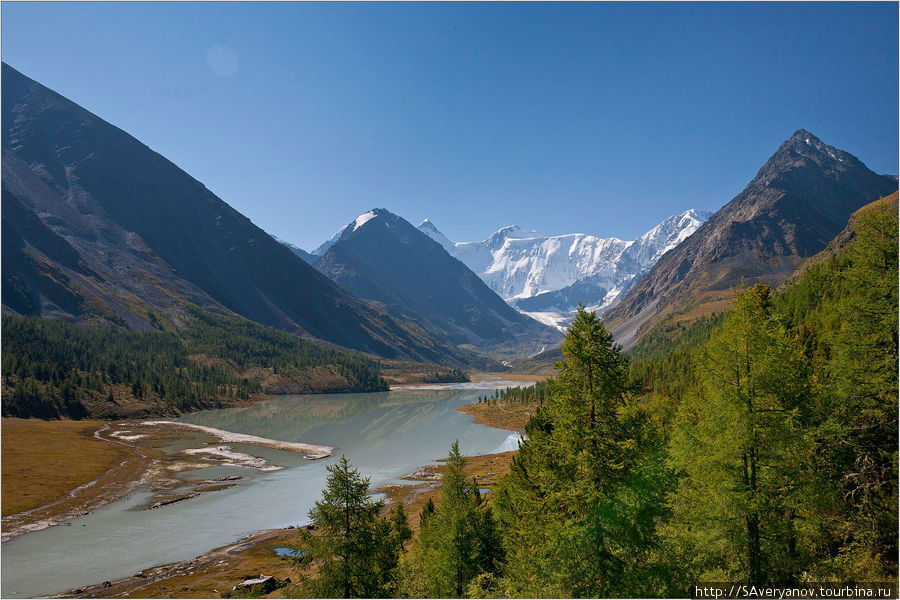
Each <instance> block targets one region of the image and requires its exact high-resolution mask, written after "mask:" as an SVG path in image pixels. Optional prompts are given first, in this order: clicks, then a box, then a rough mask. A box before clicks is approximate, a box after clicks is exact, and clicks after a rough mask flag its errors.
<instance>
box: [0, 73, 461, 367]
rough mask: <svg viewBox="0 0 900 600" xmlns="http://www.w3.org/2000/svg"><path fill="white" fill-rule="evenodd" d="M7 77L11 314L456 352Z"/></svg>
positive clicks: (166, 169) (146, 153)
mask: <svg viewBox="0 0 900 600" xmlns="http://www.w3.org/2000/svg"><path fill="white" fill-rule="evenodd" d="M2 77H3V86H2V88H3V102H2V111H3V112H2V118H3V200H4V213H3V218H4V222H5V223H4V224H6V223H7V222H8V223H11V228H10V231H11V232H13V235H11V236H10V239H9V240H7V239H6V236H5V235H4V250H7V247H8V248H9V249H11V255H10V258H9V260H7V256H6V252H4V257H3V280H4V281H3V283H4V286H3V304H4V306H5V307H6V308H8V309H11V310H14V311H17V312H22V313H35V314H40V315H42V316H48V317H62V318H66V317H68V318H75V317H77V318H78V319H79V320H85V321H97V320H100V321H109V322H115V323H119V324H122V325H127V326H129V327H131V328H135V329H141V328H148V327H150V319H149V318H148V316H147V313H148V312H153V313H159V316H160V317H161V318H163V319H164V320H169V321H170V322H172V323H174V324H175V325H179V323H180V320H181V318H182V317H183V315H184V310H183V308H184V306H185V305H186V303H189V304H196V305H198V306H202V307H204V308H207V309H209V310H216V311H218V312H222V313H225V314H228V313H236V314H239V315H242V316H244V317H247V318H249V319H252V320H254V321H257V322H259V323H263V324H266V325H272V326H275V327H278V328H280V329H283V330H286V331H292V332H296V333H302V334H307V335H310V336H314V337H317V338H320V339H323V340H327V341H329V342H333V343H335V344H339V345H341V346H345V347H348V348H354V349H358V350H363V351H367V352H372V353H375V354H379V355H381V356H386V357H394V356H400V357H402V356H405V357H411V358H415V359H427V360H431V361H434V360H441V359H443V358H444V357H446V356H447V355H448V354H452V352H453V351H452V350H450V349H448V348H443V347H441V346H440V344H439V343H437V342H436V341H435V340H434V339H433V338H430V337H429V336H428V335H426V334H424V332H422V331H421V330H419V329H418V328H415V327H409V326H407V325H405V324H401V323H398V322H397V321H395V320H394V319H391V318H390V317H389V316H388V315H386V314H384V313H383V312H381V311H379V310H377V309H375V308H373V307H372V306H369V305H367V304H366V303H364V302H360V301H359V300H357V299H356V298H354V297H353V296H352V295H351V294H350V293H348V292H346V291H345V290H343V289H341V288H340V287H339V286H337V285H335V284H334V283H333V282H332V281H330V280H329V279H328V278H327V277H324V276H323V275H321V274H320V273H318V272H317V271H316V270H315V269H313V268H312V267H310V266H309V265H307V264H306V263H305V262H304V261H302V260H300V259H298V258H297V257H296V256H295V255H294V254H293V253H292V252H291V251H290V250H288V249H287V248H285V247H284V246H282V245H281V244H279V243H278V242H276V241H275V240H273V239H272V238H271V237H269V235H267V234H266V233H265V232H264V231H262V230H261V229H259V228H258V227H256V226H255V225H253V223H251V222H250V220H249V219H247V218H246V217H244V216H243V215H241V214H240V213H238V212H237V211H235V210H234V209H233V208H231V207H230V206H228V205H227V204H225V203H224V202H223V201H222V200H220V199H219V198H217V197H216V196H215V195H214V194H213V193H212V192H210V191H209V190H207V189H206V188H205V187H204V186H203V184H201V183H200V182H198V181H196V180H194V179H193V178H192V177H190V176H189V175H188V174H187V173H185V172H184V171H182V170H181V169H179V168H178V167H177V166H176V165H174V164H172V163H171V162H170V161H168V160H166V159H165V158H164V157H163V156H161V155H159V154H157V153H156V152H154V151H152V150H151V149H150V148H148V147H147V146H145V145H143V144H141V143H140V142H139V141H138V140H136V139H134V138H133V137H132V136H130V135H128V134H127V133H125V132H124V131H122V130H120V129H118V128H116V127H114V126H112V125H110V124H109V123H107V122H105V121H103V120H102V119H100V118H99V117H97V116H95V115H93V114H91V113H90V112H88V111H86V110H84V109H83V108H81V107H79V106H77V105H76V104H74V103H72V102H70V101H69V100H67V99H65V98H63V97H62V96H60V95H59V94H56V93H55V92H53V91H51V90H49V89H47V88H45V87H44V86H42V85H40V84H38V83H36V82H34V81H32V80H31V79H29V78H27V77H25V76H24V75H22V74H21V73H19V72H17V71H16V70H15V69H13V68H11V67H9V66H8V65H6V64H4V65H3V75H2ZM8 198H10V199H12V198H14V199H15V201H16V202H10V210H7V209H6V203H7V199H8ZM6 233H7V230H4V234H6ZM7 288H9V290H8V289H7Z"/></svg>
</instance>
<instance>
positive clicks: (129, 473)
mask: <svg viewBox="0 0 900 600" xmlns="http://www.w3.org/2000/svg"><path fill="white" fill-rule="evenodd" d="M472 379H473V380H476V381H492V380H500V379H502V380H507V381H522V382H528V381H534V380H535V379H540V377H534V376H531V375H523V376H518V375H511V374H507V373H503V374H499V375H498V374H490V373H479V374H475V375H473V377H472ZM534 408H535V407H530V405H528V404H515V405H512V404H511V405H506V404H500V405H488V404H477V403H475V404H470V405H466V406H462V407H460V408H459V410H460V411H461V412H464V413H467V414H470V415H473V416H474V417H475V418H474V419H473V420H474V421H475V422H478V423H481V424H484V425H487V426H490V427H496V428H501V429H508V430H511V431H522V430H523V429H524V424H525V422H526V421H527V418H528V416H529V414H530V412H529V411H533V410H534ZM123 426H125V424H123V423H119V422H116V423H108V422H103V421H65V420H63V421H41V420H36V419H28V420H25V419H12V418H4V419H3V420H2V428H3V429H2V442H3V486H2V489H3V498H2V499H3V510H4V517H3V539H4V540H5V539H9V538H10V537H14V536H15V535H19V534H21V533H27V532H28V531H32V530H34V529H38V528H43V527H46V526H48V525H50V524H58V523H61V522H63V521H65V520H67V519H69V518H71V517H72V516H75V515H79V514H82V513H84V512H88V511H92V510H95V509H96V508H98V507H99V506H102V505H103V504H106V503H108V502H111V501H113V500H115V499H117V498H120V497H122V496H123V495H124V494H126V493H128V492H129V491H130V490H132V489H134V487H135V486H136V485H137V484H138V483H149V484H150V485H151V486H152V487H154V488H156V489H159V490H165V488H166V486H167V482H169V480H171V479H172V477H173V473H174V472H175V471H177V470H179V468H180V467H179V466H178V465H175V464H169V463H170V462H171V461H168V462H167V459H166V458H165V457H163V456H162V452H160V451H158V450H155V449H154V448H153V446H154V445H155V444H154V443H147V440H142V443H141V446H138V445H135V444H133V443H131V442H132V440H129V439H128V438H127V436H126V437H125V438H124V439H123V438H122V437H118V438H117V437H116V436H115V435H113V434H117V435H121V433H122V432H121V431H119V430H120V429H122V427H123ZM126 429H127V427H126ZM170 429H171V428H170ZM126 433H127V432H126ZM173 435H178V433H177V431H171V430H164V431H160V432H157V433H156V434H155V437H154V438H153V440H154V441H156V440H164V439H171V437H172V436H173ZM513 455H514V452H504V453H500V454H488V455H482V456H474V457H470V458H469V463H468V465H467V467H466V474H467V475H468V476H469V477H474V478H475V479H476V481H477V482H478V485H479V487H481V488H483V489H484V490H486V491H485V493H487V494H490V491H489V490H490V489H492V487H493V486H494V484H495V483H496V482H497V480H498V479H499V478H500V477H501V476H502V475H504V474H505V473H507V472H508V471H509V465H510V462H511V460H512V456H513ZM182 466H184V465H182ZM193 466H196V465H193ZM443 471H444V467H443V465H436V466H434V465H432V466H427V467H423V468H422V469H420V470H418V471H417V472H416V473H415V474H412V476H410V477H409V479H410V480H411V481H410V484H409V485H392V486H385V487H382V488H379V489H377V490H374V491H376V492H381V493H384V494H385V495H386V496H387V498H388V501H389V503H390V504H393V503H394V502H403V503H404V506H405V509H406V512H407V514H408V516H409V520H410V525H411V526H412V527H413V529H414V530H417V529H418V525H419V513H420V512H421V510H422V508H423V507H424V505H425V504H426V503H427V501H428V499H429V498H435V496H436V495H437V494H438V486H439V482H440V477H441V475H442V473H443ZM209 489H212V488H209ZM296 536H297V532H296V530H295V529H274V530H265V531H260V532H257V533H255V534H252V535H250V536H247V537H246V538H244V539H241V540H238V541H237V542H234V543H232V544H229V545H227V546H224V547H221V548H217V549H215V550H212V551H210V552H208V553H206V554H203V555H201V556H199V557H196V558H194V559H192V560H189V561H181V562H177V563H171V564H168V565H162V566H157V567H153V568H149V569H145V570H143V571H141V572H140V573H138V574H136V575H134V576H132V577H129V578H126V579H123V580H120V581H116V582H107V583H108V585H107V587H104V584H102V583H100V582H98V585H95V586H92V587H87V588H83V589H81V590H73V591H72V592H70V593H69V594H62V595H60V597H116V596H135V595H138V596H140V597H153V598H169V597H175V598H190V597H220V596H221V595H222V594H223V593H226V592H229V591H230V590H231V589H232V586H234V585H235V584H236V583H239V582H240V581H242V580H244V579H247V578H250V577H255V576H258V575H259V574H261V573H264V574H266V575H274V576H275V577H276V578H277V579H279V580H281V581H285V580H289V579H291V578H293V579H296V577H297V572H296V570H295V569H294V568H293V566H292V565H291V563H290V560H288V559H286V558H283V557H280V556H278V555H277V554H276V552H275V549H276V548H280V547H284V546H290V545H291V544H292V543H293V542H294V541H295V540H296ZM285 593H290V588H286V589H278V590H275V591H274V592H272V593H271V594H270V597H281V596H282V595H283V594H285Z"/></svg>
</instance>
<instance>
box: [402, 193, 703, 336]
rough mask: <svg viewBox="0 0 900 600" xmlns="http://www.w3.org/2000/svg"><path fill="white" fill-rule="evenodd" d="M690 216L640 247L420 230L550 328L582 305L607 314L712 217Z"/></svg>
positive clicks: (668, 223)
mask: <svg viewBox="0 0 900 600" xmlns="http://www.w3.org/2000/svg"><path fill="white" fill-rule="evenodd" d="M708 216H709V215H708V214H707V213H704V212H701V211H697V210H693V209H692V210H688V211H686V212H684V213H682V214H680V215H675V216H673V217H669V218H668V219H666V220H665V221H663V222H662V223H660V224H659V225H657V226H656V227H654V228H653V229H651V230H650V231H648V232H647V233H645V234H643V235H642V236H640V237H638V238H637V239H636V240H632V241H625V240H621V239H619V238H614V237H611V238H600V237H595V236H592V235H587V234H583V233H572V234H567V235H555V236H546V235H542V234H541V233H540V232H538V231H534V230H525V229H522V228H521V227H518V226H516V225H512V226H509V227H504V228H503V229H501V230H499V231H497V232H496V233H494V234H493V235H491V236H490V237H489V238H488V239H486V240H484V241H481V242H452V241H450V240H449V239H447V237H446V236H444V235H443V234H442V233H441V232H440V231H439V230H438V229H437V228H436V227H435V226H434V224H433V223H432V222H431V221H429V220H428V219H426V220H425V221H424V222H422V224H421V225H419V230H420V231H422V232H423V233H425V234H426V235H428V236H429V237H431V238H432V239H433V240H435V241H436V242H438V243H439V244H441V245H442V246H444V248H445V249H446V250H447V251H448V252H449V253H450V254H452V255H453V256H455V257H456V258H458V259H459V260H461V261H462V262H463V263H465V264H466V265H467V266H468V267H469V268H470V269H472V270H473V271H475V272H476V273H478V275H479V276H480V277H481V278H482V279H483V280H484V281H485V283H487V284H488V286H490V287H491V289H493V290H494V291H495V292H497V293H498V294H500V296H501V297H503V298H504V299H505V300H506V301H507V302H510V303H511V304H514V305H515V306H516V307H518V308H519V309H520V310H522V311H523V312H527V313H529V314H531V315H532V316H534V317H535V318H539V319H541V320H542V321H544V322H549V321H550V320H553V321H554V322H559V321H560V320H565V319H564V318H562V317H559V318H557V317H548V316H547V315H536V314H534V313H559V314H561V315H566V314H568V313H570V312H571V311H573V310H574V309H575V307H577V305H578V303H579V302H581V303H582V304H584V305H585V306H588V307H590V308H592V309H597V310H598V311H600V312H603V311H606V310H608V309H609V308H611V307H612V306H614V305H615V304H616V302H618V300H620V299H621V298H622V297H623V295H624V293H625V292H627V291H628V290H629V289H630V288H631V286H632V285H634V284H635V283H636V282H637V280H638V279H640V277H641V275H643V274H644V273H645V272H646V271H647V270H648V269H649V268H650V267H652V266H653V265H654V264H655V263H656V261H657V260H659V259H660V257H662V255H663V254H665V253H666V252H668V251H669V250H671V249H672V248H674V247H675V246H677V245H678V244H680V243H681V242H682V241H683V240H684V239H685V238H687V237H688V236H689V235H691V234H692V233H693V232H694V231H695V230H696V229H697V228H698V227H700V225H701V224H702V223H703V222H704V221H705V220H706V219H707V218H708Z"/></svg>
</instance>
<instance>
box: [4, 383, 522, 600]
mask: <svg viewBox="0 0 900 600" xmlns="http://www.w3.org/2000/svg"><path fill="white" fill-rule="evenodd" d="M506 385H522V384H521V383H513V384H510V383H509V382H490V383H472V384H455V385H450V386H422V387H421V388H419V389H409V388H406V389H399V390H393V391H390V392H384V393H376V394H332V395H304V396H278V397H275V398H273V399H271V400H269V401H267V402H263V403H260V404H256V405H253V406H250V407H245V408H234V409H223V410H211V411H204V412H198V413H193V414H190V415H187V416H184V417H182V418H181V419H180V420H182V421H185V422H190V423H194V424H198V425H205V426H209V427H215V428H218V429H224V430H228V431H233V432H239V433H248V434H253V435H258V436H262V437H266V438H272V439H276V440H283V441H302V442H311V443H316V444H326V445H329V446H334V447H335V448H336V450H335V454H334V456H332V457H330V458H326V459H322V460H317V461H308V460H305V459H303V458H302V457H301V456H300V455H298V454H294V453H290V452H284V451H280V450H273V449H268V448H259V447H257V446H247V445H242V444H230V445H231V446H233V448H234V450H236V451H239V452H245V453H248V454H251V455H254V456H258V457H262V458H265V459H266V460H267V461H269V462H270V463H274V464H276V465H280V466H283V467H285V468H284V469H282V470H279V471H271V472H260V471H257V470H255V469H251V468H246V467H212V468H210V469H202V470H199V471H191V472H185V473H183V474H182V475H181V477H182V478H184V479H186V480H189V479H195V480H196V479H206V478H210V477H222V476H227V475H232V474H239V475H241V476H242V479H241V480H239V481H238V485H236V486H234V487H232V488H229V489H226V490H220V491H216V492H209V493H204V494H202V495H200V496H198V497H196V498H192V499H190V500H187V501H184V502H179V503H176V504H172V505H170V506H166V507H162V508H159V509H154V510H143V509H142V507H143V506H145V505H146V503H147V502H148V500H149V498H150V497H151V496H152V493H151V492H150V491H149V490H148V489H146V488H138V489H137V490H135V491H134V492H133V493H131V494H129V495H128V496H126V497H125V498H123V499H121V500H119V501H117V502H114V503H112V504H109V505H107V506H105V507H103V508H100V509H98V510H96V511H94V512H93V513H91V514H89V515H84V516H82V517H79V518H77V519H73V520H71V521H70V525H66V526H57V527H51V528H48V529H44V530H42V531H37V532H33V533H29V534H25V535H22V536H19V537H17V538H14V539H12V540H10V541H8V542H3V544H2V548H0V562H2V575H0V577H2V579H0V582H2V588H0V593H2V596H3V597H4V598H23V597H33V596H38V595H48V594H56V593H61V592H64V591H67V590H71V589H73V588H77V587H80V586H86V585H91V584H96V583H101V582H103V581H106V580H115V579H120V578H123V577H127V576H130V575H133V574H134V573H136V572H138V571H140V570H142V569H146V568H148V567H152V566H156V565H160V564H166V563H170V562H175V561H180V560H187V559H190V558H193V557H195V556H198V555H200V554H203V553H204V552H207V551H209V550H211V549H213V548H216V547H218V546H222V545H225V544H228V543H230V542H233V541H235V540H237V539H239V538H241V537H242V536H244V535H247V534H249V533H253V532H255V531H259V530H262V529H272V528H278V527H284V526H287V525H302V524H305V523H306V522H308V518H307V512H308V511H309V509H310V507H311V506H312V504H313V502H314V501H315V500H317V499H318V498H319V497H320V491H321V489H322V487H323V486H324V482H325V478H326V475H327V472H326V466H327V465H329V464H332V463H334V461H335V460H336V459H337V458H338V457H340V455H341V454H344V455H346V456H347V457H348V458H349V459H350V461H351V462H352V463H353V465H354V466H355V467H357V468H359V470H360V472H361V473H363V474H364V475H366V476H368V477H371V483H372V486H373V487H376V486H378V485H382V484H385V483H390V482H395V480H396V479H397V478H398V477H401V476H403V475H405V474H407V473H410V472H412V471H414V470H415V469H416V468H417V467H419V466H421V465H424V464H429V463H433V462H435V461H436V460H437V459H439V458H443V457H445V456H446V455H447V451H448V449H449V446H450V443H451V442H452V441H453V440H456V439H458V440H459V445H460V450H461V451H462V452H463V454H468V455H475V454H487V453H492V452H499V451H503V450H511V449H515V447H516V439H517V436H516V435H515V434H510V432H508V431H503V430H499V429H492V428H489V427H484V426H482V425H477V424H475V423H472V422H470V417H469V416H467V415H465V414H462V413H460V412H458V411H457V410H456V408H457V407H458V406H461V405H463V404H467V403H470V402H474V401H476V400H477V397H478V396H479V395H480V394H484V390H493V389H494V388H495V387H505V386H506ZM206 439H208V438H204V436H203V435H202V434H197V437H196V439H195V440H194V441H193V443H194V444H201V443H203V441H206ZM184 446H185V442H184V441H181V442H179V443H177V445H175V444H173V446H172V448H170V450H175V449H178V448H183V447H184ZM190 487H191V486H190V485H189V484H188V483H187V482H186V489H189V488H190ZM176 491H177V490H176Z"/></svg>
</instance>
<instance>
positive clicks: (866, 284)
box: [382, 203, 898, 598]
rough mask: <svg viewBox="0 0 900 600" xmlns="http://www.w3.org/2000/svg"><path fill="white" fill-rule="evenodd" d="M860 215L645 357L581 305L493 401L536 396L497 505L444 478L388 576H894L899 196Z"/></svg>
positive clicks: (767, 580)
mask: <svg viewBox="0 0 900 600" xmlns="http://www.w3.org/2000/svg"><path fill="white" fill-rule="evenodd" d="M852 226H853V228H854V231H853V235H852V236H848V237H845V238H844V240H845V242H844V243H843V244H836V245H834V246H833V249H834V252H833V254H832V255H831V256H830V257H828V258H827V259H826V260H821V261H818V262H816V263H815V264H812V265H809V266H808V267H807V268H805V269H803V270H801V271H799V272H798V274H797V276H796V277H795V279H793V280H792V281H791V282H790V283H789V284H788V285H786V286H785V287H783V288H782V289H781V290H780V291H778V292H776V291H774V290H772V289H771V288H770V287H768V286H766V285H761V284H757V285H754V286H752V287H749V288H744V289H741V290H738V291H737V295H736V298H735V301H734V303H733V305H732V306H731V308H730V309H728V310H727V311H726V312H725V313H724V314H723V315H721V316H718V317H716V318H714V319H707V320H705V321H702V322H700V323H698V324H697V325H696V326H695V327H693V328H685V329H684V331H678V332H672V333H673V335H671V336H662V337H660V338H659V339H658V340H657V344H656V348H655V349H654V347H653V345H652V344H650V343H649V342H648V343H647V344H645V345H644V346H643V347H642V348H637V349H636V354H637V356H636V357H635V360H634V362H632V361H631V357H630V356H629V355H626V354H623V353H622V351H621V348H620V347H619V346H618V345H616V344H615V343H614V342H613V338H612V336H611V335H610V334H609V333H608V332H607V331H606V329H605V328H604V326H603V325H602V324H601V323H600V322H599V320H598V319H597V318H596V316H595V315H594V314H592V313H587V312H585V311H584V310H580V311H579V314H578V316H577V317H576V319H575V321H574V322H573V324H572V326H571V327H570V328H569V331H568V333H567V335H566V338H565V341H564V342H563V346H562V353H563V359H562V360H561V361H560V362H559V363H558V365H557V366H558V368H559V376H558V377H557V378H556V379H554V380H550V381H548V382H547V383H546V384H545V385H542V386H541V388H540V389H538V388H533V389H531V390H529V391H525V390H520V391H518V392H514V391H512V390H510V391H506V392H504V393H502V394H500V393H498V394H497V395H496V398H494V397H488V398H482V401H481V404H480V405H481V406H483V407H485V408H486V409H488V410H489V409H490V408H491V407H493V406H500V404H501V400H502V401H503V403H504V404H510V405H512V404H514V403H517V402H520V403H523V404H531V405H532V406H534V414H533V415H532V416H531V418H530V419H529V421H528V423H527V425H526V428H525V430H526V434H527V438H526V439H525V441H523V442H522V444H521V446H520V449H519V452H518V453H517V455H516V456H515V457H514V459H513V461H512V465H511V469H510V472H509V474H507V475H505V476H504V477H503V478H502V479H501V480H500V481H499V483H498V485H497V487H496V488H494V491H493V492H492V493H491V494H490V495H489V496H488V502H487V505H486V506H483V505H482V504H480V502H481V500H480V499H479V498H478V495H477V494H474V495H472V494H471V493H470V496H471V497H472V499H471V500H469V499H467V498H469V497H468V496H466V495H465V494H463V493H462V492H461V491H458V490H457V491H455V492H454V489H455V488H453V486H452V485H450V486H449V487H448V486H447V485H444V486H442V487H443V489H442V493H441V495H440V496H439V498H438V501H437V503H436V506H427V507H426V509H425V510H423V513H422V519H423V520H426V521H433V523H434V524H435V525H434V526H433V527H431V526H429V527H423V529H422V532H421V533H420V534H419V535H418V536H417V537H416V538H414V539H413V541H412V542H411V544H410V547H409V548H408V549H407V550H406V551H405V552H404V553H402V554H401V556H400V559H399V563H398V567H396V569H395V570H394V571H392V572H390V573H387V574H384V573H382V575H383V576H385V577H388V578H389V579H392V580H393V581H394V583H393V586H395V587H392V588H391V589H393V590H396V592H395V593H399V594H400V595H407V596H410V597H420V596H429V597H446V596H458V595H467V596H469V597H531V598H535V597H562V598H564V597H685V596H688V595H689V594H690V593H691V591H690V590H691V589H692V588H691V586H692V585H694V584H697V583H713V582H738V583H750V584H767V585H781V586H805V585H810V584H811V582H830V583H832V584H834V585H844V584H846V583H848V582H888V583H893V584H894V585H896V581H897V575H896V574H897V566H898V563H897V528H898V520H897V515H898V498H897V478H898V467H897V460H898V451H897V448H898V439H897V427H898V423H897V410H898V406H897V391H898V390H897V369H898V352H897V344H898V317H897V306H898V292H897V290H898V272H897V261H898V252H897V246H898V219H897V210H896V208H895V206H894V205H891V204H890V203H880V204H876V205H873V206H871V207H869V209H868V210H865V211H860V212H859V213H857V215H856V216H855V220H854V223H853V224H852ZM535 401H536V402H535ZM535 405H536V406H535ZM457 454H458V453H457V452H456V451H455V448H454V449H452V450H451V462H452V461H453V460H457V462H459V461H458V457H457V456H456V455H457ZM454 481H455V480H454ZM452 483H453V482H451V484H452ZM458 487H459V489H460V490H464V487H463V484H461V483H460V484H459V486H458ZM470 487H471V488H472V489H477V485H474V484H473V485H472V486H470ZM470 492H471V490H470ZM439 516H440V518H439Z"/></svg>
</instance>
